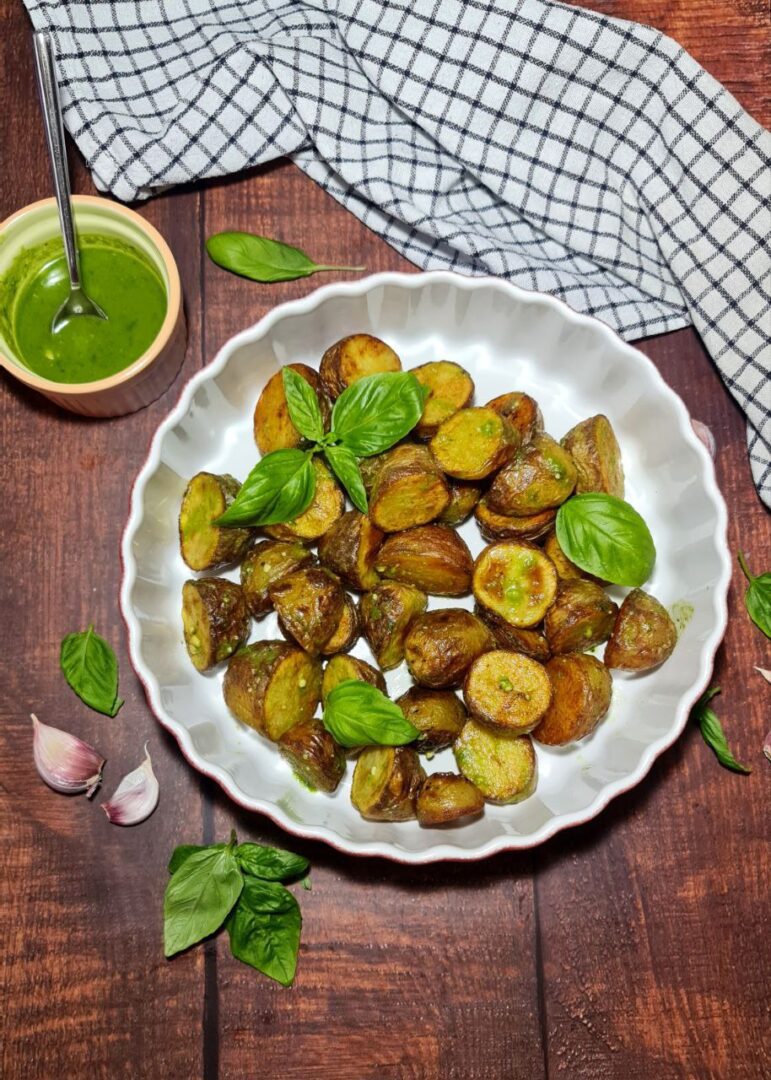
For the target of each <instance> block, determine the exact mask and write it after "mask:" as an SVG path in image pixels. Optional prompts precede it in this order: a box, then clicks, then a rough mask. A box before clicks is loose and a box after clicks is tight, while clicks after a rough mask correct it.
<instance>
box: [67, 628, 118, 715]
mask: <svg viewBox="0 0 771 1080" xmlns="http://www.w3.org/2000/svg"><path fill="white" fill-rule="evenodd" d="M59 663H60V665H61V669H62V671H63V672H64V677H65V679H66V680H67V682H68V683H69V684H70V686H71V687H72V689H73V690H74V691H75V693H76V694H77V695H78V697H79V698H80V699H81V700H82V701H84V702H85V703H86V705H88V706H89V708H91V709H95V710H96V711H97V712H100V713H104V714H105V716H115V714H116V713H117V711H118V709H119V708H120V707H121V705H122V704H123V701H122V700H121V698H119V697H118V661H117V660H116V659H115V653H114V652H113V651H112V649H111V648H110V646H109V645H108V644H107V642H106V641H105V640H104V638H101V637H99V635H98V634H97V633H96V631H95V630H94V627H93V624H90V625H89V627H88V630H84V631H83V632H82V633H76V634H67V636H66V637H65V638H64V640H63V641H62V644H61V649H60V652H59Z"/></svg>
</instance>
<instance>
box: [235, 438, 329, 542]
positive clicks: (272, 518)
mask: <svg viewBox="0 0 771 1080" xmlns="http://www.w3.org/2000/svg"><path fill="white" fill-rule="evenodd" d="M311 457H312V455H311V452H310V451H307V450H273V451H272V452H271V453H270V454H266V455H265V457H264V458H262V459H261V460H260V461H258V462H257V464H256V465H255V466H254V468H253V469H252V471H251V472H250V473H249V475H248V476H247V478H246V480H244V482H243V484H242V485H241V488H240V489H239V492H238V495H237V496H236V497H235V499H234V500H233V502H232V503H231V504H230V506H229V507H228V509H227V510H226V511H225V513H224V514H222V515H221V516H220V517H218V518H217V521H216V524H217V525H229V526H233V527H243V526H244V525H278V524H280V523H281V522H282V521H291V520H292V519H293V518H296V517H298V516H299V515H300V514H302V513H303V512H304V511H305V510H307V509H308V507H309V506H310V504H311V503H312V502H313V496H314V495H315V494H316V473H315V472H314V471H313V461H312V460H311Z"/></svg>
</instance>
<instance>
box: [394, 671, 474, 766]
mask: <svg viewBox="0 0 771 1080" xmlns="http://www.w3.org/2000/svg"><path fill="white" fill-rule="evenodd" d="M396 704H397V705H398V706H399V708H400V709H401V710H402V712H403V713H404V715H405V717H406V718H407V719H408V720H409V722H410V723H411V724H412V726H413V727H416V728H417V729H418V731H419V732H420V735H419V736H418V738H417V739H416V740H415V743H414V746H415V749H416V750H417V751H418V753H420V754H435V753H436V752H437V751H438V750H444V748H445V747H446V746H452V744H453V742H454V741H455V739H456V738H457V736H458V735H459V734H460V732H461V728H462V727H463V725H464V724H465V723H466V720H468V714H467V712H466V707H465V705H464V704H463V702H462V701H461V700H460V698H459V697H458V696H457V695H456V694H454V693H453V692H452V690H426V689H424V688H423V687H422V686H413V687H412V689H411V690H408V691H407V693H406V694H402V696H401V697H400V698H399V699H398V700H397V702H396Z"/></svg>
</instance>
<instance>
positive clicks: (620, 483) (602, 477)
mask: <svg viewBox="0 0 771 1080" xmlns="http://www.w3.org/2000/svg"><path fill="white" fill-rule="evenodd" d="M562 445H563V446H564V447H565V449H566V450H567V451H568V453H569V454H570V456H571V457H572V459H573V461H574V462H575V466H576V469H577V470H578V482H577V483H576V491H577V492H579V493H581V492H584V491H605V492H607V493H608V494H609V495H617V496H618V498H619V499H623V497H624V466H623V464H622V462H621V448H620V447H619V445H618V441H617V439H616V433H615V432H614V430H613V428H612V426H611V423H610V420H608V418H607V416H603V415H602V413H600V414H599V415H597V416H590V417H589V418H588V419H587V420H582V421H581V422H580V423H579V424H576V425H575V427H572V428H571V429H570V431H569V432H568V433H567V435H565V436H563V438H562Z"/></svg>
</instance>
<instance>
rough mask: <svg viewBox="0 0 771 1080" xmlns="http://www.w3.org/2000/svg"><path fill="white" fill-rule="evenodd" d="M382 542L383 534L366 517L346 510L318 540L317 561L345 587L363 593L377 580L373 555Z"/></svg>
mask: <svg viewBox="0 0 771 1080" xmlns="http://www.w3.org/2000/svg"><path fill="white" fill-rule="evenodd" d="M382 542H383V533H382V532H381V531H380V529H378V528H377V527H376V526H375V525H373V524H372V522H371V521H370V519H369V518H368V517H367V515H366V514H361V513H360V512H359V511H358V510H348V511H346V513H345V514H343V516H342V517H341V518H338V520H337V521H336V522H335V523H334V525H332V527H331V528H330V529H328V530H327V532H325V533H324V535H323V536H322V538H321V540H320V541H319V559H320V560H321V564H322V566H326V567H327V569H328V570H331V571H332V572H333V573H335V574H337V576H338V577H339V578H340V580H341V581H342V582H343V583H344V584H345V585H347V586H348V587H349V588H351V589H356V590H358V591H359V592H366V590H367V589H374V587H375V586H376V585H377V583H378V581H379V580H380V578H379V576H378V574H377V571H376V570H375V556H376V555H377V552H378V549H379V548H380V545H381V543H382Z"/></svg>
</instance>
